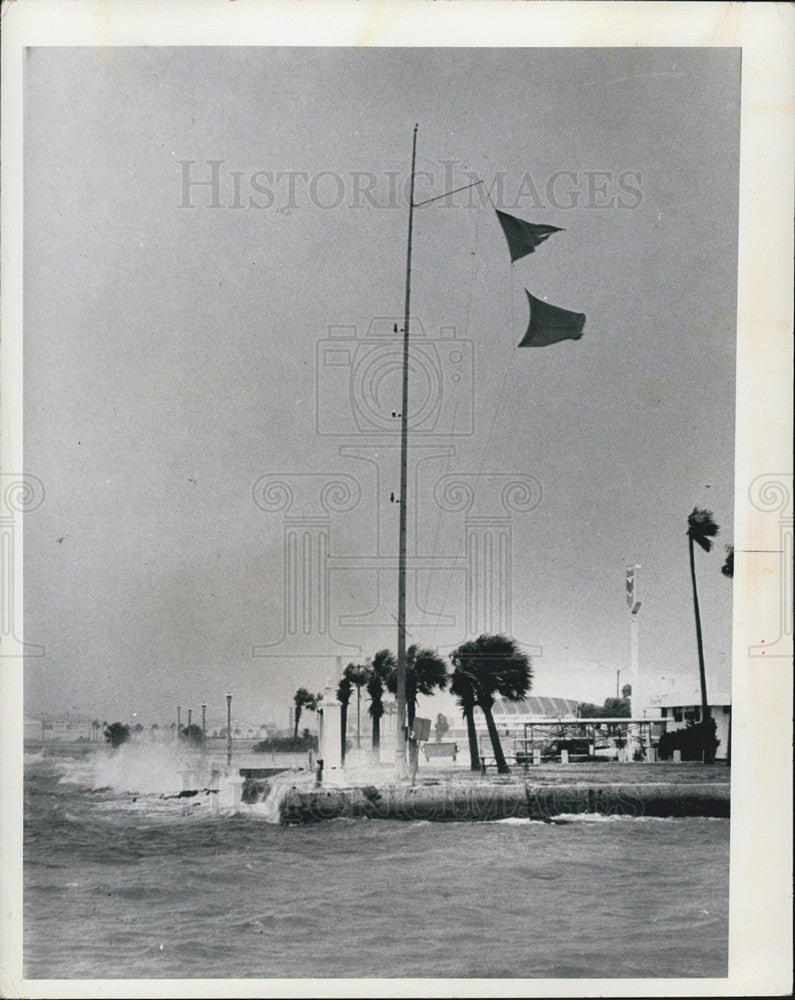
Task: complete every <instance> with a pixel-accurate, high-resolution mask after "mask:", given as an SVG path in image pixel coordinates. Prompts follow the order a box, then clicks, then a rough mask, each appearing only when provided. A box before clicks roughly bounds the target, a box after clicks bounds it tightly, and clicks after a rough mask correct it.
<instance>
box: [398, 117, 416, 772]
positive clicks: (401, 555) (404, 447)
mask: <svg viewBox="0 0 795 1000" xmlns="http://www.w3.org/2000/svg"><path fill="white" fill-rule="evenodd" d="M418 128H419V124H417V125H415V126H414V138H413V142H412V147H411V185H410V188H409V236H408V246H407V250H406V305H405V310H404V313H403V395H402V406H401V411H400V538H399V545H398V635H397V647H398V648H397V683H396V701H397V719H396V720H395V721H396V733H395V736H396V740H395V772H396V776H397V777H398V778H406V777H407V776H408V768H407V765H406V497H407V488H406V487H407V482H406V480H407V470H408V435H409V423H408V420H409V316H410V312H411V237H412V229H413V226H414V174H415V168H416V163H417V129H418Z"/></svg>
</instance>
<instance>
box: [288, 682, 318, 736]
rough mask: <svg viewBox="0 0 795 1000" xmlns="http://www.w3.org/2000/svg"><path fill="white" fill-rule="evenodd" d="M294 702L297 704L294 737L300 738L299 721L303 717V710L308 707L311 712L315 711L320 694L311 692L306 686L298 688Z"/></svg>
mask: <svg viewBox="0 0 795 1000" xmlns="http://www.w3.org/2000/svg"><path fill="white" fill-rule="evenodd" d="M293 702H294V704H295V720H294V728H293V737H294V738H295V739H297V738H298V722H299V720H300V718H301V712H302V711H303V710H304V709H305V708H307V709H309V711H310V712H314V711H315V709H316V708H317V702H318V696H317V695H315V694H310V693H309V691H307V689H306V688H298V690H297V691H296V692H295V695H294V696H293Z"/></svg>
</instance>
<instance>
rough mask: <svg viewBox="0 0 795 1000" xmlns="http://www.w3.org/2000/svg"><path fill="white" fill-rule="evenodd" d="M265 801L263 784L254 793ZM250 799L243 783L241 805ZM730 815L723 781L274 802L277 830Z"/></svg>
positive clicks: (365, 792) (458, 785) (484, 786)
mask: <svg viewBox="0 0 795 1000" xmlns="http://www.w3.org/2000/svg"><path fill="white" fill-rule="evenodd" d="M258 791H259V792H260V795H267V793H268V791H269V789H268V787H267V785H266V784H265V783H263V784H262V785H261V786H260V789H259V790H258ZM255 797H258V796H256V794H255V789H254V788H253V787H252V786H251V785H250V786H249V789H248V795H247V796H246V798H248V801H252V800H253V799H254V798H255ZM572 813H574V814H580V813H599V814H603V815H623V816H655V817H673V816H712V817H728V816H729V784H728V782H726V783H724V782H710V783H706V782H700V783H691V784H684V783H682V784H680V783H674V782H641V783H631V782H622V783H604V784H595V783H590V782H589V783H558V784H554V785H549V784H536V783H532V782H523V781H511V782H506V783H500V782H490V781H480V782H473V781H467V782H456V781H455V780H453V781H445V782H438V783H433V784H422V785H413V786H412V785H408V784H397V783H396V784H388V785H379V786H376V785H357V786H350V787H334V786H325V785H318V786H315V787H311V788H307V787H298V786H294V787H291V788H288V789H286V790H285V792H284V794H283V795H282V796H281V801H280V803H279V821H280V822H281V823H284V824H291V823H315V822H320V821H322V820H330V819H338V818H367V819H399V820H431V821H437V822H456V821H457V822H472V821H478V820H481V821H483V820H496V819H508V818H511V817H516V818H522V819H535V820H545V821H548V822H561V820H560V819H558V818H559V817H561V816H565V815H567V814H572Z"/></svg>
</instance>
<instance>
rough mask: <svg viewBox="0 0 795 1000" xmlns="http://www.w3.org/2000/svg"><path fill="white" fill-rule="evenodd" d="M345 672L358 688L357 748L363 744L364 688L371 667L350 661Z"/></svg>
mask: <svg viewBox="0 0 795 1000" xmlns="http://www.w3.org/2000/svg"><path fill="white" fill-rule="evenodd" d="M344 673H345V674H346V675H347V676H348V677H349V679H350V682H351V684H353V686H354V687H355V688H356V749H357V750H359V749H361V745H362V688H363V687H364V685H365V684H366V683H367V681H368V680H369V679H370V668H369V667H368V666H367V665H366V664H364V663H349V664H348V666H347V667H346V668H345V670H344Z"/></svg>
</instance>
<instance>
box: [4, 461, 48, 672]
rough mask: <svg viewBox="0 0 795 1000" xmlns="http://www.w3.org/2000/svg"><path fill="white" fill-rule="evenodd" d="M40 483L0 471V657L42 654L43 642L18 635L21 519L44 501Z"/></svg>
mask: <svg viewBox="0 0 795 1000" xmlns="http://www.w3.org/2000/svg"><path fill="white" fill-rule="evenodd" d="M44 495H45V493H44V484H43V483H42V481H41V480H40V479H39V478H38V477H37V476H34V475H31V474H30V473H29V472H24V473H22V474H19V475H17V474H14V473H8V472H2V473H0V564H2V567H1V571H2V583H0V589H1V590H2V593H0V657H4V658H9V657H25V656H44V654H45V648H44V646H41V645H38V644H37V643H32V642H25V641H23V639H22V638H21V637H20V635H19V632H20V622H21V620H22V591H21V587H20V586H19V583H20V580H19V579H18V575H19V571H20V569H21V566H22V562H21V549H22V543H21V539H22V519H23V517H24V516H25V515H26V514H32V513H33V512H34V511H35V510H37V509H38V508H39V507H40V506H41V505H42V503H43V502H44Z"/></svg>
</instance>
